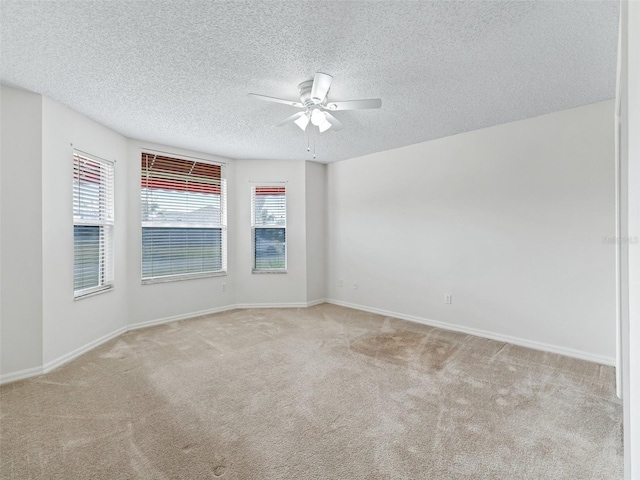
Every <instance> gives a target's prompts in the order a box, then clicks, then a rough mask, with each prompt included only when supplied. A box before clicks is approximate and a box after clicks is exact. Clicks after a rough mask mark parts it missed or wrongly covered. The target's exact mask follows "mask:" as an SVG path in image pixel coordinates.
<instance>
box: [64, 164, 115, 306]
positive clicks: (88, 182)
mask: <svg viewBox="0 0 640 480" xmlns="http://www.w3.org/2000/svg"><path fill="white" fill-rule="evenodd" d="M112 287H113V163H111V162H108V161H106V160H101V159H98V158H94V157H89V156H86V155H85V154H80V153H74V155H73V290H74V296H75V297H76V298H80V297H83V296H85V295H89V294H92V293H95V292H99V291H102V290H107V289H110V288H112Z"/></svg>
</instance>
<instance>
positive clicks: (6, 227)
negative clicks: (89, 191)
mask: <svg viewBox="0 0 640 480" xmlns="http://www.w3.org/2000/svg"><path fill="white" fill-rule="evenodd" d="M0 109H1V118H0V121H1V129H0V134H1V136H2V146H1V149H0V170H1V171H2V173H1V175H0V179H1V180H0V181H1V186H0V222H1V224H2V225H1V227H0V232H1V235H2V239H1V244H2V249H1V250H0V277H1V279H0V285H1V288H2V292H1V293H0V296H1V297H2V303H1V304H0V318H1V323H0V375H3V376H4V375H8V374H11V373H16V372H21V371H25V370H29V369H33V368H36V367H38V366H40V365H42V195H41V185H42V161H41V160H42V122H41V114H42V97H40V95H36V94H33V93H29V92H25V91H22V90H16V89H13V88H8V87H5V86H2V87H0Z"/></svg>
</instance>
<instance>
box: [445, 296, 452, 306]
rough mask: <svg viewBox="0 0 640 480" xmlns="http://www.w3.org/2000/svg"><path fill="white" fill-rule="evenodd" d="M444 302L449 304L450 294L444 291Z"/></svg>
mask: <svg viewBox="0 0 640 480" xmlns="http://www.w3.org/2000/svg"><path fill="white" fill-rule="evenodd" d="M444 303H446V304H449V305H450V304H451V294H450V293H445V294H444Z"/></svg>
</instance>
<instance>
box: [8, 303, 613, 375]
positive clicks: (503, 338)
mask: <svg viewBox="0 0 640 480" xmlns="http://www.w3.org/2000/svg"><path fill="white" fill-rule="evenodd" d="M321 303H332V304H334V305H340V306H342V307H347V308H353V309H355V310H361V311H363V312H369V313H375V314H378V315H384V316H387V317H394V318H399V319H401V320H407V321H410V322H414V323H421V324H423V325H429V326H431V327H437V328H442V329H444V330H452V331H455V332H460V333H466V334H469V335H475V336H477V337H484V338H489V339H491V340H497V341H499V342H505V343H512V344H514V345H520V346H522V347H527V348H532V349H534V350H541V351H544V352H551V353H557V354H560V355H565V356H567V357H574V358H579V359H581V360H587V361H589V362H594V363H598V364H601V365H611V366H613V365H615V358H610V357H607V356H604V355H595V354H591V353H588V352H583V351H581V350H575V349H572V348H567V347H561V346H558V345H552V344H548V343H543V342H536V341H532V340H526V339H524V338H519V337H512V336H510V335H502V334H499V333H494V332H489V331H486V330H481V329H477V328H471V327H465V326H462V325H455V324H451V323H445V322H440V321H437V320H431V319H427V318H422V317H417V316H415V315H405V314H403V313H399V312H392V311H389V310H383V309H380V308H373V307H367V306H365V305H357V304H355V303H349V302H343V301H341V300H334V299H319V300H314V301H312V302H300V303H242V304H236V305H226V306H224V307H216V308H211V309H207V310H200V311H197V312H189V313H184V314H180V315H174V316H171V317H164V318H159V319H156V320H148V321H145V322H139V323H134V324H131V325H127V326H125V327H121V328H119V329H117V330H116V331H114V332H111V333H109V334H107V335H104V336H102V337H100V338H98V339H96V340H94V341H92V342H89V343H87V344H86V345H84V346H82V347H79V348H77V349H75V350H73V351H71V352H69V353H66V354H64V355H62V356H61V357H58V358H56V359H55V360H52V361H50V362H47V363H45V364H44V365H43V366H39V367H33V368H28V369H25V370H20V371H17V372H10V373H5V374H4V375H0V385H4V384H5V383H11V382H15V381H18V380H24V379H25V378H30V377H35V376H38V375H42V374H43V373H48V372H50V371H51V370H53V369H55V368H58V367H59V366H61V365H64V364H65V363H68V362H70V361H71V360H73V359H75V358H77V357H79V356H80V355H82V354H83V353H86V352H88V351H89V350H93V349H94V348H96V347H97V346H99V345H101V344H103V343H105V342H108V341H109V340H111V339H112V338H115V337H117V336H119V335H122V334H123V333H125V332H128V331H131V330H138V329H141V328H147V327H152V326H154V325H162V324H164V323H169V322H177V321H179V320H186V319H189V318H196V317H201V316H204V315H211V314H213V313H220V312H225V311H228V310H236V309H254V308H306V307H311V306H313V305H319V304H321Z"/></svg>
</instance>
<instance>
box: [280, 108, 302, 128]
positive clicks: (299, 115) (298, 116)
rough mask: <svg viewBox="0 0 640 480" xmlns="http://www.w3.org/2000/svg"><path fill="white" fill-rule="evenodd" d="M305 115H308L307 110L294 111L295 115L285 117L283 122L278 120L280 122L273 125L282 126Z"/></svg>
mask: <svg viewBox="0 0 640 480" xmlns="http://www.w3.org/2000/svg"><path fill="white" fill-rule="evenodd" d="M303 115H306V112H298V113H294V114H293V115H290V116H288V117H287V118H285V119H284V120H282V121H281V122H278V123H276V124H274V125H273V126H274V127H281V126H283V125H286V124H287V123H289V122H293V121H295V120H297V119H298V118H300V117H301V116H303Z"/></svg>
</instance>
